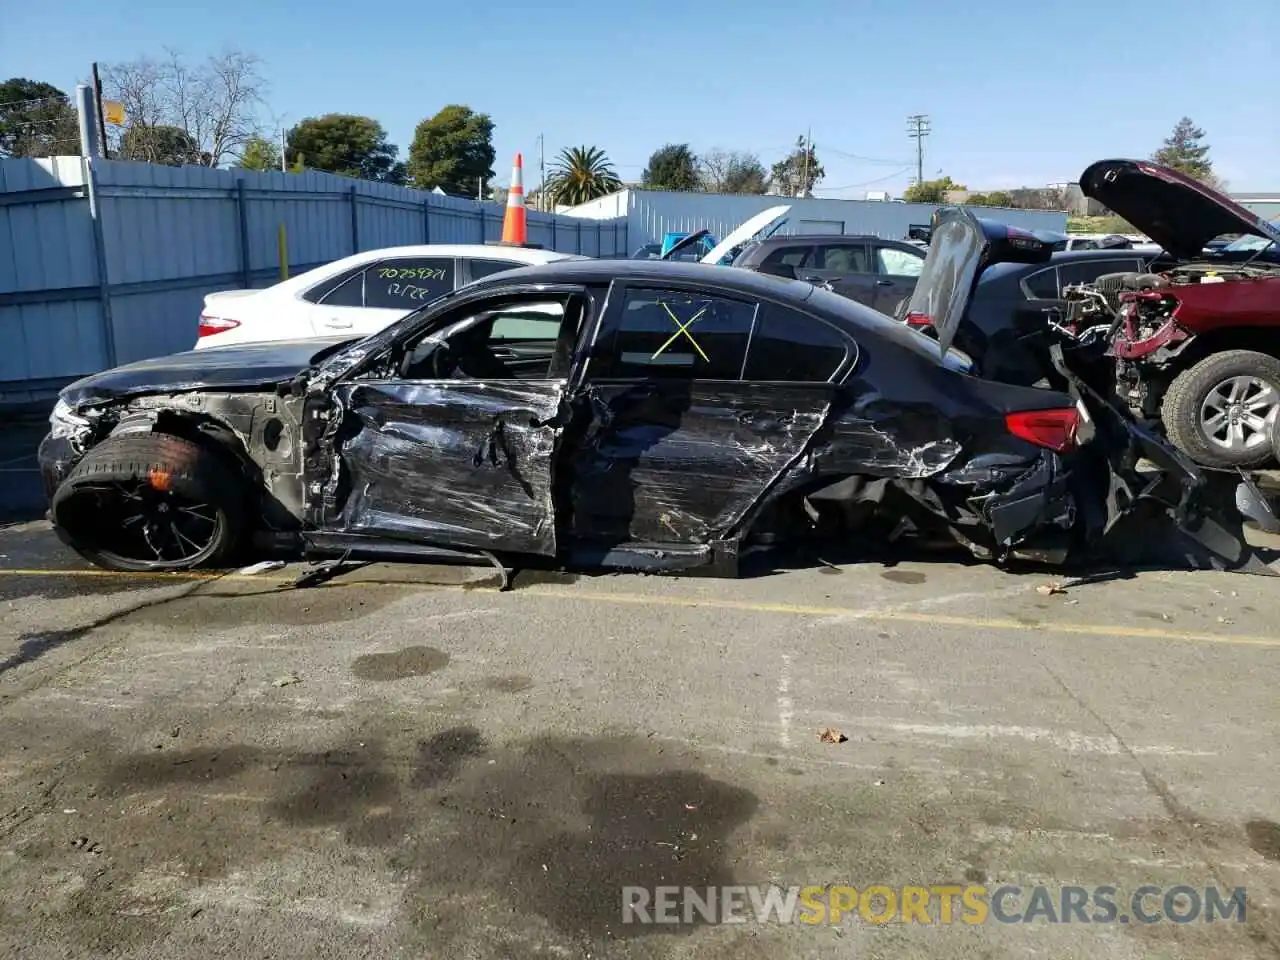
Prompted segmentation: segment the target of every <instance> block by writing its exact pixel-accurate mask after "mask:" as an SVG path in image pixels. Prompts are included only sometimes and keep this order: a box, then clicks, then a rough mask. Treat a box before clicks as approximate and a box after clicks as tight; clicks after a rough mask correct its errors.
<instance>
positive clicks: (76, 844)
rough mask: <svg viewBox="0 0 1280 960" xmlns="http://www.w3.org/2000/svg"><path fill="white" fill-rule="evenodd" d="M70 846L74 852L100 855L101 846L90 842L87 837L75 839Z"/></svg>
mask: <svg viewBox="0 0 1280 960" xmlns="http://www.w3.org/2000/svg"><path fill="white" fill-rule="evenodd" d="M71 846H72V847H73V848H74V849H76V850H82V851H84V852H85V853H101V852H102V844H100V843H95V842H93V841H91V840H90V839H89V838H88V837H76V838H75V839H74V840H72V841H71Z"/></svg>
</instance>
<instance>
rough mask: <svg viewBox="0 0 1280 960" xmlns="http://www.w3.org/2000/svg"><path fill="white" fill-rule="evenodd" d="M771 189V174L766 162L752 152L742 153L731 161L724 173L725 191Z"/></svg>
mask: <svg viewBox="0 0 1280 960" xmlns="http://www.w3.org/2000/svg"><path fill="white" fill-rule="evenodd" d="M768 189H769V175H768V174H767V173H766V172H765V169H764V164H762V163H761V162H760V160H759V159H758V158H757V157H755V156H753V155H751V154H740V155H738V156H736V157H734V158H733V159H732V160H730V161H729V166H728V168H727V169H726V170H725V174H724V192H725V193H755V194H760V193H764V192H765V191H766V190H768Z"/></svg>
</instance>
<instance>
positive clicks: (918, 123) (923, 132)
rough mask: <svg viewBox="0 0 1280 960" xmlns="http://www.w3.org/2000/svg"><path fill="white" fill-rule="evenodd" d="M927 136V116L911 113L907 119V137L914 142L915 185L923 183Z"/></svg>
mask: <svg viewBox="0 0 1280 960" xmlns="http://www.w3.org/2000/svg"><path fill="white" fill-rule="evenodd" d="M928 135H929V116H928V114H924V113H913V114H912V115H911V116H909V117H907V137H908V138H909V139H911V140H914V141H915V142H916V183H924V138H925V137H927V136H928Z"/></svg>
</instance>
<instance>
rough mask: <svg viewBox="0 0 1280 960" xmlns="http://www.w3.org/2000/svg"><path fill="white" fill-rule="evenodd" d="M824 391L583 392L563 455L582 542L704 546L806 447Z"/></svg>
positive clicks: (646, 386) (667, 388) (671, 385)
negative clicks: (575, 433) (580, 421)
mask: <svg viewBox="0 0 1280 960" xmlns="http://www.w3.org/2000/svg"><path fill="white" fill-rule="evenodd" d="M833 395H834V388H833V387H830V386H828V385H827V384H812V385H794V386H793V385H786V384H764V385H752V384H749V383H736V382H734V383H731V382H710V381H702V382H698V381H693V382H690V381H677V380H654V381H647V382H638V383H635V382H633V383H621V382H612V383H610V382H597V383H594V384H591V385H590V386H588V387H587V388H586V392H585V395H584V397H583V398H582V404H583V406H584V408H585V409H584V410H583V411H582V412H581V414H580V415H581V416H583V417H584V419H586V421H587V427H586V431H585V433H584V434H583V435H582V436H581V438H580V439H579V440H578V441H577V442H576V443H575V444H574V448H573V450H572V451H571V452H570V453H569V454H568V456H569V458H570V469H571V478H572V479H571V481H570V482H571V487H570V490H571V500H570V508H571V521H570V523H569V525H568V528H569V531H570V532H571V534H572V536H573V537H574V539H575V541H595V542H601V541H607V542H610V543H627V542H633V543H682V544H694V543H708V542H710V541H712V540H719V539H725V538H726V537H727V536H731V535H733V533H734V532H735V528H736V525H737V524H738V522H739V520H740V519H741V518H742V517H743V515H744V514H746V513H747V511H748V510H749V509H750V508H751V507H752V506H753V505H754V504H755V502H756V501H757V500H758V499H759V498H760V497H761V495H762V494H764V493H765V492H766V491H767V490H768V489H769V488H770V487H771V485H772V483H773V481H774V479H775V477H777V476H778V474H779V473H781V472H783V471H785V470H786V469H787V468H788V467H789V466H790V465H791V464H792V462H793V461H795V460H796V458H797V457H798V456H799V455H800V454H802V453H803V452H804V450H805V447H806V444H807V443H808V442H809V439H810V438H811V437H812V436H813V434H814V433H815V432H816V431H817V430H818V429H819V428H820V427H821V426H822V424H823V421H824V419H825V417H826V413H827V409H828V407H829V406H830V403H831V399H832V397H833Z"/></svg>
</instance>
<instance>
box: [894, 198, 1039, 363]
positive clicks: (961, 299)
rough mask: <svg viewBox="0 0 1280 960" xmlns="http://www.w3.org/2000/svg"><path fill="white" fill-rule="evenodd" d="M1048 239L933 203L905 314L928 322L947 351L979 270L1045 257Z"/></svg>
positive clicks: (964, 310)
mask: <svg viewBox="0 0 1280 960" xmlns="http://www.w3.org/2000/svg"><path fill="white" fill-rule="evenodd" d="M1050 239H1051V238H1045V237H1038V236H1036V235H1035V234H1033V233H1031V232H1030V231H1027V230H1020V229H1018V228H1017V227H1010V226H1008V225H1007V224H1004V223H1000V222H999V221H997V220H988V219H986V218H983V217H975V216H974V215H973V214H972V213H971V212H970V211H969V210H968V209H966V208H964V207H942V208H940V209H938V210H937V211H935V212H934V215H933V231H932V238H931V240H930V243H929V255H928V256H926V257H925V260H924V268H923V269H922V270H921V272H920V279H919V280H917V281H916V288H915V291H914V292H913V293H912V294H911V299H910V301H908V303H907V310H906V316H905V319H907V320H908V322H912V321H914V322H915V325H928V326H932V327H933V329H934V331H935V332H936V333H937V335H938V346H939V347H940V348H941V350H942V352H943V353H944V354H945V353H947V351H949V350H950V349H951V343H952V341H953V340H954V339H955V335H956V330H957V329H958V328H959V326H960V322H961V321H962V320H963V319H964V315H965V313H966V311H967V310H968V309H969V301H970V299H971V298H972V297H973V292H974V288H975V287H976V286H977V284H978V279H979V278H980V277H981V276H982V271H983V270H985V269H986V268H987V267H989V266H991V265H992V264H995V263H1044V262H1046V261H1048V259H1049V258H1050V256H1052V254H1053V246H1054V245H1053V243H1051V242H1048V241H1049V240H1050Z"/></svg>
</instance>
